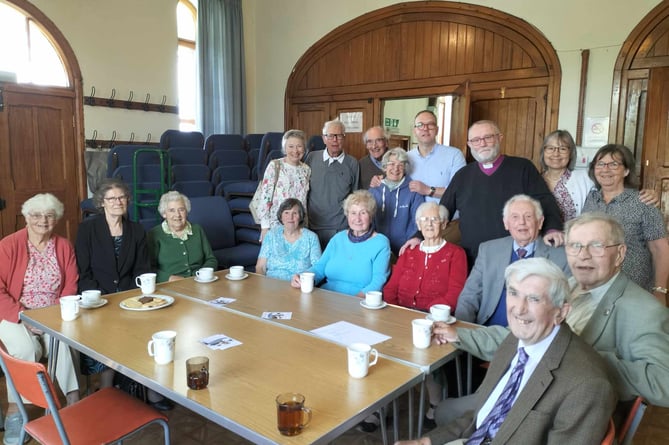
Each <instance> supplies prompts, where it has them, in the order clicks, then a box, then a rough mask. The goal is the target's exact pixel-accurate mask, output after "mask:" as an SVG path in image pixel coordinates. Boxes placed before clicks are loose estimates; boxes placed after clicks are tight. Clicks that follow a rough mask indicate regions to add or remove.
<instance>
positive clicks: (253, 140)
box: [244, 133, 264, 151]
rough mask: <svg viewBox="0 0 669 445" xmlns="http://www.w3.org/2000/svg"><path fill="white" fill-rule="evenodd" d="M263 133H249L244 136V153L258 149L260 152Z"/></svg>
mask: <svg viewBox="0 0 669 445" xmlns="http://www.w3.org/2000/svg"><path fill="white" fill-rule="evenodd" d="M263 136H264V134H263V133H249V134H247V135H246V136H244V142H246V151H251V150H255V149H258V150H260V145H261V144H262V137H263Z"/></svg>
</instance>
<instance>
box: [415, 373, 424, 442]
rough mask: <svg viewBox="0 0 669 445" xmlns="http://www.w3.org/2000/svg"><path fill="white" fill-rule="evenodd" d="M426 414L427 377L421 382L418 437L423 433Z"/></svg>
mask: <svg viewBox="0 0 669 445" xmlns="http://www.w3.org/2000/svg"><path fill="white" fill-rule="evenodd" d="M424 415H425V378H423V381H421V382H420V396H419V398H418V430H417V431H416V437H417V438H420V437H421V435H422V434H423V416H424Z"/></svg>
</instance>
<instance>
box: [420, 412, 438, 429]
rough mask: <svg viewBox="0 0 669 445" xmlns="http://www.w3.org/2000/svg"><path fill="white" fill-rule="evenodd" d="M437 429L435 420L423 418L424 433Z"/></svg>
mask: <svg viewBox="0 0 669 445" xmlns="http://www.w3.org/2000/svg"><path fill="white" fill-rule="evenodd" d="M436 427H437V422H435V421H434V419H430V418H429V417H427V416H425V417H423V432H426V431H430V430H433V429H435V428H436Z"/></svg>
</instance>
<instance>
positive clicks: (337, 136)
mask: <svg viewBox="0 0 669 445" xmlns="http://www.w3.org/2000/svg"><path fill="white" fill-rule="evenodd" d="M323 136H325V138H326V139H327V140H328V141H332V140H335V139H337V140H338V141H341V140H342V139H344V138H345V137H346V135H345V134H341V133H340V134H335V133H328V134H324V135H323Z"/></svg>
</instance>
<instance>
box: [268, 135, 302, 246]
mask: <svg viewBox="0 0 669 445" xmlns="http://www.w3.org/2000/svg"><path fill="white" fill-rule="evenodd" d="M306 146H307V141H306V135H305V134H304V132H303V131H301V130H288V131H286V133H285V134H284V135H283V138H282V139H281V151H282V152H283V154H285V156H284V157H283V158H281V159H275V160H273V161H272V162H270V163H269V164H268V165H267V169H266V170H265V175H264V176H263V178H262V186H261V187H260V190H259V193H260V194H261V199H262V203H263V205H262V206H261V208H260V209H258V215H257V216H258V218H259V219H260V221H259V224H260V228H261V233H260V241H261V242H262V240H263V238H264V237H265V234H267V232H268V231H269V229H271V228H274V227H276V226H278V225H279V221H278V220H277V218H276V211H277V209H278V208H279V206H280V205H281V203H282V202H284V201H285V200H286V199H288V198H296V199H298V200H299V201H300V202H301V203H302V205H303V206H304V208H305V209H306V207H307V193H308V192H309V178H310V176H311V169H310V168H309V166H308V165H307V164H305V163H304V162H302V158H303V157H304V153H305V150H306Z"/></svg>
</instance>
